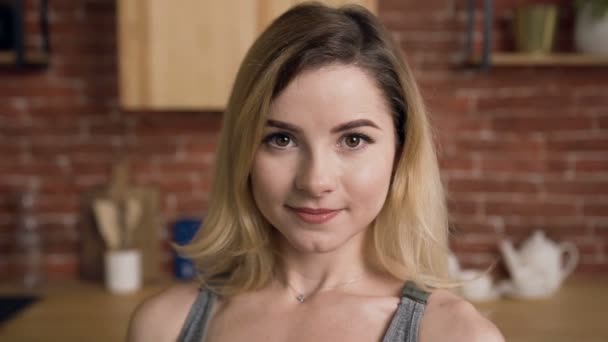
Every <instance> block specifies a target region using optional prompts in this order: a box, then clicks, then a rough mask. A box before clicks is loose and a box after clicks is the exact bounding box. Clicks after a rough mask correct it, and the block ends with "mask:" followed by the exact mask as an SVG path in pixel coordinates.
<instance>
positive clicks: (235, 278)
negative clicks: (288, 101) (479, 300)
mask: <svg viewBox="0 0 608 342" xmlns="http://www.w3.org/2000/svg"><path fill="white" fill-rule="evenodd" d="M330 64H345V65H357V66H358V67H360V68H361V69H362V70H364V71H366V72H367V73H368V74H369V75H371V76H372V77H373V79H375V81H376V83H377V85H378V87H379V89H381V90H382V93H383V95H384V97H385V100H386V101H387V103H388V104H389V108H390V109H391V111H392V115H393V121H394V123H395V130H396V134H397V137H398V143H399V149H398V151H399V153H398V154H397V158H396V160H395V169H394V174H393V177H392V180H391V184H390V189H389V193H388V195H387V199H386V202H385V203H384V206H383V208H382V209H381V211H380V213H379V214H378V216H377V217H376V219H375V220H374V222H373V223H372V226H371V227H370V230H369V231H368V234H369V235H368V236H369V239H368V242H369V243H368V246H367V250H368V253H369V257H370V260H372V261H373V265H374V266H375V267H376V268H377V269H379V270H381V271H383V272H385V273H388V274H390V275H393V276H394V277H396V278H398V279H410V280H413V281H415V282H417V283H418V284H419V285H421V286H422V287H423V288H428V287H442V286H443V285H445V284H447V283H448V282H447V255H448V247H447V233H448V229H447V227H448V223H447V210H446V204H445V196H444V192H443V186H442V183H441V180H440V174H439V167H438V163H437V157H436V154H435V150H434V146H433V139H432V134H431V128H430V126H429V122H428V119H427V114H426V110H425V107H424V104H423V102H422V98H421V95H420V93H419V90H418V87H417V85H416V82H415V80H414V78H413V76H412V73H411V71H410V69H409V67H408V65H407V64H406V63H405V61H404V58H403V56H402V54H401V51H400V50H399V48H398V47H397V46H396V44H395V43H394V42H393V41H392V40H391V38H390V35H389V33H388V32H387V31H386V30H385V29H384V28H383V27H382V25H381V24H380V22H379V21H378V19H377V18H376V17H375V16H374V15H373V14H371V13H370V12H369V11H368V10H366V9H365V8H363V7H361V6H356V5H348V6H343V7H340V8H331V7H327V6H325V5H322V4H319V3H305V4H301V5H297V6H295V7H293V8H291V9H290V10H289V11H287V12H285V13H284V14H283V15H282V16H280V17H279V18H277V19H276V20H275V21H274V22H273V23H272V24H271V25H270V26H269V27H268V28H267V29H266V30H265V31H264V32H263V33H262V35H261V36H260V37H259V38H258V39H257V40H256V41H255V43H254V44H253V46H252V47H251V48H250V50H249V51H248V53H247V55H246V56H245V59H244V61H243V62H242V64H241V67H240V69H239V72H238V74H237V77H236V81H235V83H234V87H233V90H232V94H231V96H230V99H229V102H228V105H227V108H226V111H225V113H224V118H223V127H222V132H221V137H220V142H219V149H218V153H217V159H216V169H215V182H214V184H213V188H212V190H211V202H210V206H209V209H208V212H207V215H206V217H205V219H204V223H203V225H202V227H201V229H200V230H199V232H198V233H197V235H196V236H195V238H194V239H193V241H192V242H191V243H190V244H188V245H185V246H181V247H180V246H174V247H175V248H176V249H177V250H178V252H179V253H180V254H182V255H185V256H187V257H190V258H192V259H194V260H195V261H196V263H197V266H198V267H199V268H200V270H201V271H202V273H201V274H202V275H201V281H202V282H203V284H204V286H206V287H207V288H209V289H212V290H214V291H216V292H218V293H220V294H223V295H233V294H237V293H241V292H244V291H249V290H254V289H259V288H261V287H263V286H265V285H267V284H268V283H269V282H270V281H271V280H272V278H273V276H274V273H273V270H274V269H275V266H276V265H277V262H278V261H277V256H276V254H275V250H276V249H275V246H274V244H273V239H272V229H273V228H272V227H271V225H270V224H269V223H268V222H267V220H266V219H265V218H264V217H263V215H262V214H261V212H260V211H259V210H258V208H257V207H256V204H255V202H254V199H253V195H252V192H251V188H250V183H249V174H250V170H251V165H252V162H253V158H254V155H255V153H256V150H257V148H258V146H259V144H260V141H261V139H262V129H263V127H264V125H265V120H266V119H265V118H266V113H267V112H268V111H269V107H270V104H271V102H272V100H273V99H274V98H275V97H276V96H278V95H279V94H280V93H281V91H282V90H283V89H285V87H286V86H287V85H288V84H289V82H290V81H291V80H293V79H294V78H295V77H296V76H297V75H298V74H300V73H302V72H303V71H305V70H311V69H314V68H320V67H322V66H326V65H330Z"/></svg>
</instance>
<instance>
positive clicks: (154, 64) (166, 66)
mask: <svg viewBox="0 0 608 342" xmlns="http://www.w3.org/2000/svg"><path fill="white" fill-rule="evenodd" d="M300 2H303V1H302V0H245V1H243V0H223V1H216V0H180V1H166V0H119V1H118V35H119V37H118V42H119V72H120V77H119V82H120V84H119V89H120V103H121V106H122V108H124V109H127V110H218V111H222V110H223V109H224V107H225V105H226V102H227V100H228V96H229V94H230V90H231V87H232V83H233V81H234V78H235V76H236V73H237V70H238V67H239V64H240V63H241V61H242V59H243V58H244V56H245V53H246V52H247V49H248V48H249V47H250V46H251V44H252V43H253V41H254V40H255V38H256V37H257V36H258V35H259V34H260V33H261V32H262V30H263V29H264V28H266V26H267V25H268V24H269V23H270V22H271V21H272V20H274V19H275V18H276V17H277V16H278V15H280V14H281V13H283V12H284V11H285V10H286V9H288V8H289V7H291V6H292V5H294V4H296V3H300ZM322 2H324V3H327V4H330V5H333V6H337V5H342V4H345V3H359V4H361V5H364V6H365V7H367V8H369V9H370V10H371V11H372V12H374V13H375V12H376V11H377V0H359V1H352V0H351V1H349V0H326V1H322Z"/></svg>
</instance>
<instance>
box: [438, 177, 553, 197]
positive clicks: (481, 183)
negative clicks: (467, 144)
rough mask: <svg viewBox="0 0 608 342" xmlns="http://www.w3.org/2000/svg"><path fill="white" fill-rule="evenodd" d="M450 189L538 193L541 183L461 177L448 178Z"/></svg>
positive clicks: (470, 191) (471, 191)
mask: <svg viewBox="0 0 608 342" xmlns="http://www.w3.org/2000/svg"><path fill="white" fill-rule="evenodd" d="M447 187H448V189H449V191H450V192H455V193H491V192H499V193H528V194H529V193H537V192H539V190H540V189H541V188H540V185H539V184H538V183H537V182H535V181H523V180H499V179H459V178H453V179H449V180H448V185H447Z"/></svg>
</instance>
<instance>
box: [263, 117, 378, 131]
mask: <svg viewBox="0 0 608 342" xmlns="http://www.w3.org/2000/svg"><path fill="white" fill-rule="evenodd" d="M266 126H268V127H275V128H281V129H285V130H288V131H292V132H294V133H301V132H302V129H301V128H299V127H298V126H296V125H292V124H290V123H287V122H283V121H279V120H273V119H268V120H267V121H266ZM364 126H368V127H373V128H376V129H380V127H378V125H376V124H375V123H374V122H373V121H371V120H369V119H359V120H353V121H349V122H345V123H342V124H339V125H338V126H336V127H334V128H332V129H331V133H339V132H343V131H347V130H349V129H353V128H357V127H364Z"/></svg>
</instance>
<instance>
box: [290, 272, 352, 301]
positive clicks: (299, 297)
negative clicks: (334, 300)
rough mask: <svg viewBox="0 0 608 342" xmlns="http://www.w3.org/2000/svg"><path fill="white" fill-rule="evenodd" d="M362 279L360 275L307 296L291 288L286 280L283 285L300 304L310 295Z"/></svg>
mask: <svg viewBox="0 0 608 342" xmlns="http://www.w3.org/2000/svg"><path fill="white" fill-rule="evenodd" d="M362 278H363V275H360V276H358V277H357V278H354V279H351V280H349V281H345V282H343V283H338V285H334V286H330V287H323V288H320V289H318V290H316V291H314V292H311V293H309V294H307V295H305V294H304V293H302V292H300V291H298V290H296V289H295V288H294V287H293V286H291V284H290V283H289V282H288V281H287V280H285V283H286V284H287V286H289V288H290V289H291V290H292V291H293V292H294V294H295V296H296V299H297V300H298V302H300V303H304V301H305V300H306V298H308V297H310V296H311V295H313V294H315V293H319V292H321V291H327V290H332V289H335V288H338V287H341V286H346V285H348V284H352V283H354V282H356V281H359V280H361V279H362Z"/></svg>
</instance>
